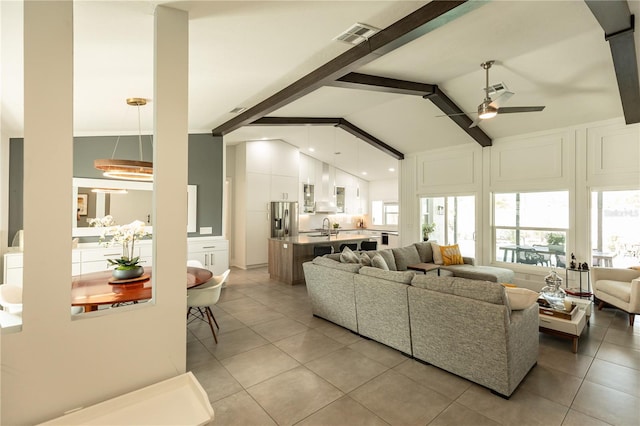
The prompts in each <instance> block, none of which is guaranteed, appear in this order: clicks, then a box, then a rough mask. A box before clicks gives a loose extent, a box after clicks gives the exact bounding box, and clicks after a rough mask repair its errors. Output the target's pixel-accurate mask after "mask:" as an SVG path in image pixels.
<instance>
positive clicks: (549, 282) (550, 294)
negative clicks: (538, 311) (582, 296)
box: [540, 271, 566, 311]
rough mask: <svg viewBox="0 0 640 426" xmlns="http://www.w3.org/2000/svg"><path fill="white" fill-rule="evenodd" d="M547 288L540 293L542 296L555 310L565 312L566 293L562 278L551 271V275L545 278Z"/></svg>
mask: <svg viewBox="0 0 640 426" xmlns="http://www.w3.org/2000/svg"><path fill="white" fill-rule="evenodd" d="M544 282H545V284H546V285H545V286H544V287H543V288H542V290H541V291H540V294H541V295H542V297H543V298H544V300H546V301H547V303H549V305H550V306H551V307H552V308H553V309H557V310H559V311H564V298H565V297H566V293H565V291H564V289H563V288H562V278H560V276H559V275H558V274H557V273H556V271H551V272H550V273H549V275H547V276H546V277H544Z"/></svg>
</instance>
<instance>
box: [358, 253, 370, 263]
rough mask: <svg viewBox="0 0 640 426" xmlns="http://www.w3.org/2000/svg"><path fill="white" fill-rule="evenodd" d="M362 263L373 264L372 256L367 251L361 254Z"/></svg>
mask: <svg viewBox="0 0 640 426" xmlns="http://www.w3.org/2000/svg"><path fill="white" fill-rule="evenodd" d="M360 264H361V265H362V266H371V258H370V257H369V255H368V254H367V253H361V254H360Z"/></svg>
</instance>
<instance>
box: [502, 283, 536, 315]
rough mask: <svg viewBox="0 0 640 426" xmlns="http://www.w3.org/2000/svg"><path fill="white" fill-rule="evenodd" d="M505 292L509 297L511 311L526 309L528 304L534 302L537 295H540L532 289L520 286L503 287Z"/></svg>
mask: <svg viewBox="0 0 640 426" xmlns="http://www.w3.org/2000/svg"><path fill="white" fill-rule="evenodd" d="M505 292H506V293H507V298H509V305H510V306H511V310H513V311H519V310H522V309H527V308H528V307H529V306H531V305H533V304H534V303H536V301H537V300H538V296H540V294H539V293H537V292H535V291H533V290H529V289H528V288H521V287H511V286H508V287H506V288H505Z"/></svg>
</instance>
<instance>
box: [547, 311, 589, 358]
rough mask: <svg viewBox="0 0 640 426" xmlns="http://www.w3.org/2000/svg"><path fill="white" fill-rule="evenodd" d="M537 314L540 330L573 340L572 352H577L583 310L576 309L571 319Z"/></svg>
mask: <svg viewBox="0 0 640 426" xmlns="http://www.w3.org/2000/svg"><path fill="white" fill-rule="evenodd" d="M539 316H540V325H539V330H540V332H542V333H546V334H550V335H552V336H558V337H563V338H565V339H571V340H572V342H573V348H572V350H573V353H576V352H578V339H579V338H580V335H581V334H582V330H584V326H585V323H586V319H585V317H586V315H585V311H583V310H578V312H577V313H576V314H575V316H574V317H573V319H572V320H566V319H562V318H558V317H551V316H548V315H544V314H539Z"/></svg>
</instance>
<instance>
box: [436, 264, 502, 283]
mask: <svg viewBox="0 0 640 426" xmlns="http://www.w3.org/2000/svg"><path fill="white" fill-rule="evenodd" d="M443 269H446V270H448V271H451V272H453V275H455V276H456V277H460V278H469V279H472V280H483V281H493V282H496V283H512V282H513V277H514V273H513V271H512V270H511V269H506V268H497V267H495V266H474V265H469V264H464V265H450V266H445V267H444V268H443Z"/></svg>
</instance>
